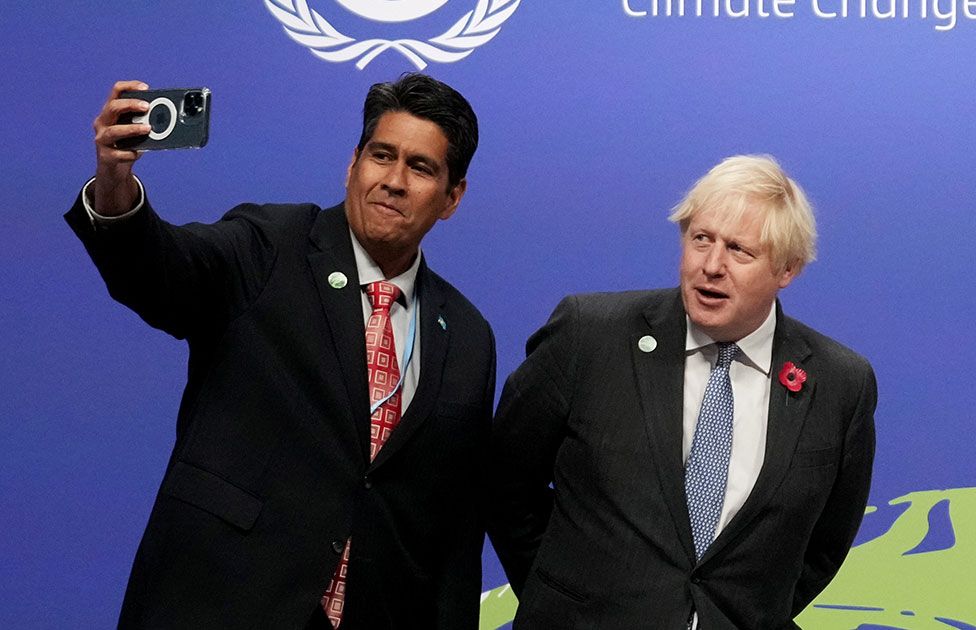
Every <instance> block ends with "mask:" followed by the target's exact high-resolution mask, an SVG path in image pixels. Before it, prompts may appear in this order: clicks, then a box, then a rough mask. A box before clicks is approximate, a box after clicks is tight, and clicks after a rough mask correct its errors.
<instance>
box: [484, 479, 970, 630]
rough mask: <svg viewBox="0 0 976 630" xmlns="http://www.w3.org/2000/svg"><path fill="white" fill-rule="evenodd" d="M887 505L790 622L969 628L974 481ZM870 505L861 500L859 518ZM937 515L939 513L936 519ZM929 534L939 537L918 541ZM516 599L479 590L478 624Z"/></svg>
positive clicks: (511, 613) (503, 614)
mask: <svg viewBox="0 0 976 630" xmlns="http://www.w3.org/2000/svg"><path fill="white" fill-rule="evenodd" d="M888 505H889V506H890V507H892V508H897V509H901V510H903V511H902V513H901V514H900V515H899V516H898V517H897V518H896V519H895V520H894V522H893V523H892V525H891V527H889V528H888V529H887V531H885V532H884V533H882V534H881V535H879V536H877V537H875V538H873V539H871V540H868V541H866V542H862V543H861V544H859V545H857V546H855V547H854V548H853V549H851V552H850V555H848V556H847V560H846V561H845V562H844V566H843V567H842V568H841V570H840V572H839V573H838V574H837V576H836V577H835V578H834V580H833V582H831V583H830V586H828V587H827V588H826V589H825V590H824V592H823V593H821V594H820V597H818V598H817V599H816V600H815V601H814V602H813V603H812V604H811V605H810V606H808V607H807V609H806V610H804V611H803V613H802V614H800V616H799V617H797V619H796V621H797V623H798V624H799V625H800V627H802V628H805V629H807V630H882V629H890V630H948V629H950V628H956V629H958V630H976V566H974V565H976V488H954V489H949V490H923V491H918V492H912V493H909V494H907V495H905V496H902V497H898V498H897V499H893V500H891V501H889V502H888ZM943 508H947V509H945V510H944V509H943ZM877 511H878V510H877V508H875V507H870V506H869V507H868V509H867V511H866V520H867V519H870V517H871V515H872V514H875V513H876V512H877ZM939 515H947V516H946V517H945V518H943V519H942V522H939V520H938V516H939ZM935 526H938V527H939V528H940V531H938V532H936V531H935V530H934V529H933V527H935ZM933 534H937V536H936V538H938V540H939V544H935V545H932V544H926V543H927V542H928V541H930V540H931V539H932V537H933ZM517 606H518V600H517V599H516V598H515V595H514V593H512V591H511V589H509V587H508V585H507V584H506V585H503V586H500V587H498V588H495V589H492V590H490V591H487V592H485V593H482V595H481V625H480V628H481V630H495V629H496V628H499V627H500V626H503V625H505V624H506V623H510V622H511V621H512V619H513V618H514V617H515V609H516V608H517Z"/></svg>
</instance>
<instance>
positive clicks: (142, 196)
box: [81, 175, 146, 227]
mask: <svg viewBox="0 0 976 630" xmlns="http://www.w3.org/2000/svg"><path fill="white" fill-rule="evenodd" d="M132 177H133V178H135V180H136V184H138V186H139V201H138V203H136V205H135V207H133V208H132V210H129V211H128V212H126V213H124V214H120V215H116V216H114V217H107V216H105V215H102V214H98V213H97V212H95V209H94V208H92V207H91V204H90V203H88V187H89V186H91V185H92V182H94V181H95V178H94V177H92V178H91V179H89V180H88V181H87V182H85V186H84V187H83V188H82V189H81V203H83V204H84V205H85V212H87V213H88V220H89V221H91V224H92V227H97V226H99V225H110V224H112V223H115V222H116V221H125V220H126V219H129V218H131V217H132V215H134V214H135V213H137V212H139V211H140V210H142V206H143V205H144V204H145V202H146V189H145V188H143V187H142V182H141V181H140V180H139V178H138V177H136V176H135V175H133V176H132Z"/></svg>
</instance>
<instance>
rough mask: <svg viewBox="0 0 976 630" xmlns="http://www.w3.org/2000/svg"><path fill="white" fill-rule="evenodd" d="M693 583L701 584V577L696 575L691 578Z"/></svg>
mask: <svg viewBox="0 0 976 630" xmlns="http://www.w3.org/2000/svg"><path fill="white" fill-rule="evenodd" d="M691 583H692V584H701V578H700V577H698V576H697V575H696V576H695V577H693V578H691Z"/></svg>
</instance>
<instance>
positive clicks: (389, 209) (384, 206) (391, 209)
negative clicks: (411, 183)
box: [370, 201, 405, 216]
mask: <svg viewBox="0 0 976 630" xmlns="http://www.w3.org/2000/svg"><path fill="white" fill-rule="evenodd" d="M370 203H371V204H372V205H373V206H375V207H377V208H379V209H380V211H382V212H385V213H388V214H398V215H400V216H405V215H404V214H403V211H402V210H400V209H399V208H397V207H396V206H394V205H393V204H390V203H386V202H383V201H373V202H370Z"/></svg>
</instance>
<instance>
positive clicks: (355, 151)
mask: <svg viewBox="0 0 976 630" xmlns="http://www.w3.org/2000/svg"><path fill="white" fill-rule="evenodd" d="M358 160H359V148H358V147H357V148H355V149H353V150H352V159H351V160H349V166H348V167H347V168H346V181H345V183H344V184H343V186H345V187H346V188H349V179H350V178H351V177H352V167H354V166H356V162H357V161H358Z"/></svg>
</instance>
